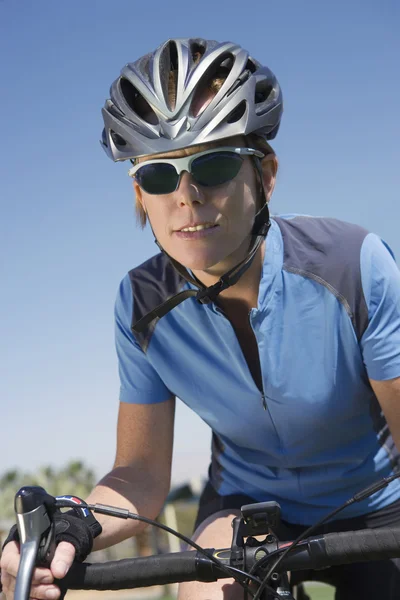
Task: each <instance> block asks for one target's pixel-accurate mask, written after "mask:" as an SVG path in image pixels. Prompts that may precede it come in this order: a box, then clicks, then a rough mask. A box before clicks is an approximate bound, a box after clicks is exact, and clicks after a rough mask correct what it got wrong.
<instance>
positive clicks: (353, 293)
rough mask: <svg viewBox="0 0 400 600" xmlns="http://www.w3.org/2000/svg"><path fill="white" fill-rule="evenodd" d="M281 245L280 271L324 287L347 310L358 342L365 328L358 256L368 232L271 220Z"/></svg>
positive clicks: (315, 221)
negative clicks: (312, 280)
mask: <svg viewBox="0 0 400 600" xmlns="http://www.w3.org/2000/svg"><path fill="white" fill-rule="evenodd" d="M274 221H276V222H277V224H278V226H279V229H280V230H281V233H282V237H283V244H284V259H283V261H284V262H283V268H284V269H285V270H286V271H290V272H292V273H297V274H299V275H302V276H303V277H308V278H310V279H314V280H315V281H316V282H318V283H320V284H321V285H324V286H325V287H327V288H328V289H329V290H330V291H331V292H332V293H333V294H334V295H335V296H336V297H337V299H338V300H339V301H340V302H341V303H342V305H343V306H344V308H345V309H346V311H347V313H348V315H349V317H350V318H351V321H352V323H353V327H354V330H355V332H356V335H357V339H358V340H360V339H361V337H362V335H363V333H364V331H365V329H366V327H367V325H368V307H367V304H366V301H365V298H364V293H363V289H362V283H361V268H360V253H361V246H362V243H363V241H364V239H365V237H366V236H367V235H368V231H366V230H365V229H363V228H362V227H359V226H358V225H353V224H351V223H345V222H344V221H339V220H337V219H330V218H320V217H306V216H298V217H294V218H291V219H282V218H279V217H274Z"/></svg>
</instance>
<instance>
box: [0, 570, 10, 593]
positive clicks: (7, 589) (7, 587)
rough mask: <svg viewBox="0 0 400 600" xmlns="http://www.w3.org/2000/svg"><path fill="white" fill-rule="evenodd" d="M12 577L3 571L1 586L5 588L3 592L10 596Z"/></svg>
mask: <svg viewBox="0 0 400 600" xmlns="http://www.w3.org/2000/svg"><path fill="white" fill-rule="evenodd" d="M11 579H12V577H11V575H9V574H8V573H7V572H6V571H4V569H2V571H1V585H2V586H3V592H4V593H5V594H8V593H9V592H10V591H12V590H11Z"/></svg>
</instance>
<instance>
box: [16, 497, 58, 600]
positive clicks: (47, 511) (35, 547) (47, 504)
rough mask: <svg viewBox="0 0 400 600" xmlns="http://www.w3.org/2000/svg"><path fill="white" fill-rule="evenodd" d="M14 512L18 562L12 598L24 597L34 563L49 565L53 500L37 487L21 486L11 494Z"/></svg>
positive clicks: (52, 535)
mask: <svg viewBox="0 0 400 600" xmlns="http://www.w3.org/2000/svg"><path fill="white" fill-rule="evenodd" d="M14 506H15V513H16V518H17V526H18V533H19V539H20V556H21V558H20V563H19V567H18V573H17V578H16V582H15V592H14V598H15V600H28V599H29V592H30V588H31V582H32V576H33V570H34V568H35V566H37V565H38V566H49V564H50V562H51V559H52V557H53V556H54V552H55V535H54V524H53V521H52V518H51V517H52V514H53V513H54V511H55V510H56V499H55V498H53V496H50V495H49V494H47V492H46V491H45V490H44V489H43V488H41V487H38V486H31V487H23V488H21V489H20V490H19V491H18V492H17V493H16V495H15V503H14Z"/></svg>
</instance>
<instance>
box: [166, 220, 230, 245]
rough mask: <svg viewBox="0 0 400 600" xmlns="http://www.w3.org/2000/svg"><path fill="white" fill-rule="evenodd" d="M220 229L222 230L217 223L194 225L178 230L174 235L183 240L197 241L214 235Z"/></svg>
mask: <svg viewBox="0 0 400 600" xmlns="http://www.w3.org/2000/svg"><path fill="white" fill-rule="evenodd" d="M218 229H220V226H219V225H217V224H216V223H197V224H195V223H194V224H193V225H192V224H190V225H186V226H185V227H182V229H177V230H175V232H174V233H175V235H176V236H177V237H178V238H180V239H182V240H186V241H196V240H201V239H203V238H208V237H210V236H212V235H214V234H215V232H217V231H218Z"/></svg>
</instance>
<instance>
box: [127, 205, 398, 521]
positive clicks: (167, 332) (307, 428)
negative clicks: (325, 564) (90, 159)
mask: <svg viewBox="0 0 400 600" xmlns="http://www.w3.org/2000/svg"><path fill="white" fill-rule="evenodd" d="M190 287H192V286H191V284H189V283H187V282H186V281H185V280H184V279H183V278H182V277H181V276H180V275H179V274H178V273H177V272H176V271H175V270H174V268H173V267H172V266H171V264H170V263H169V261H168V260H167V259H166V257H165V256H164V255H163V254H158V255H156V256H154V257H153V258H151V259H150V260H149V261H147V262H145V263H144V264H143V265H141V266H140V267H137V268H136V269H133V270H132V271H131V272H130V273H129V274H128V275H127V276H126V277H125V278H124V279H123V281H122V283H121V286H120V289H119V294H118V297H117V301H116V346H117V352H118V357H119V371H120V379H121V394H120V399H121V401H122V402H134V403H155V402H163V401H165V400H167V399H168V398H170V397H171V395H175V396H177V397H178V398H180V399H181V400H182V401H183V402H184V403H185V404H187V405H188V406H189V407H190V408H192V409H193V410H194V411H196V412H197V413H198V414H199V415H200V417H201V418H202V419H203V420H204V421H205V422H206V423H208V424H209V426H210V427H211V429H212V431H213V443H212V462H211V467H210V478H211V482H212V484H213V486H214V487H215V489H216V490H217V491H218V493H219V494H221V495H226V494H233V493H244V494H247V495H249V496H251V497H253V498H255V499H257V500H260V501H261V500H275V501H277V502H279V503H280V505H281V507H282V516H283V518H284V519H286V520H288V521H290V522H292V523H299V524H310V523H313V522H315V521H316V520H317V519H319V518H321V517H322V516H324V515H325V514H326V513H327V512H328V511H329V510H331V509H333V508H335V507H337V506H338V505H339V504H341V503H342V502H344V501H345V500H347V499H348V498H349V497H350V496H352V495H353V494H354V493H356V492H357V491H359V490H360V489H362V488H364V487H366V486H368V485H370V484H371V483H373V482H375V481H376V480H378V479H379V478H381V477H385V476H388V475H389V474H391V473H392V472H393V469H394V468H395V467H396V466H397V464H398V459H399V455H398V452H397V451H396V449H395V446H394V444H393V440H392V437H391V435H390V432H389V431H388V427H387V424H386V421H385V419H384V417H383V414H382V412H381V410H380V407H379V404H378V401H377V399H376V397H375V395H374V393H373V391H372V388H371V386H370V384H369V381H368V379H369V378H371V379H375V380H386V379H392V378H395V377H399V376H400V273H399V270H398V268H397V266H396V264H395V262H394V260H393V257H392V255H391V253H390V251H389V250H388V248H387V246H386V245H385V244H384V243H382V241H381V240H380V238H379V237H377V236H376V235H374V234H372V233H368V232H367V231H365V230H364V229H362V228H361V227H358V226H356V225H351V224H349V223H344V222H342V221H338V220H335V219H327V218H319V217H308V216H300V215H295V216H286V217H282V216H281V217H278V216H276V217H273V219H272V226H271V230H270V232H269V234H268V237H267V240H266V250H265V257H264V264H263V271H262V276H261V281H260V288H259V296H258V306H257V308H254V309H252V310H251V312H250V314H249V319H250V323H251V326H252V328H253V331H254V334H255V337H256V340H257V344H258V350H259V356H260V366H261V374H262V383H263V386H262V387H263V389H262V390H260V389H259V388H258V387H257V385H256V383H255V382H254V380H253V377H252V375H251V373H250V370H249V367H248V365H247V363H246V360H245V358H244V355H243V352H242V350H241V347H240V344H239V342H238V340H237V337H236V334H235V332H234V329H233V327H232V325H231V323H230V321H229V320H228V319H227V318H226V317H225V316H224V314H223V312H222V311H221V310H220V309H219V308H218V306H217V305H216V304H214V303H211V304H208V305H202V304H199V303H198V302H197V301H196V300H195V299H194V298H190V299H188V300H185V301H184V302H183V303H182V304H180V305H178V306H177V307H176V308H174V309H173V310H172V311H171V312H169V313H168V314H167V315H166V316H164V317H163V318H161V319H158V320H156V321H154V322H153V323H152V324H150V326H149V327H148V329H147V330H146V331H145V332H144V333H141V334H133V333H132V330H131V327H132V324H133V323H135V322H136V321H137V320H138V319H139V318H141V317H142V316H143V315H144V314H146V313H147V312H148V311H149V310H151V309H153V308H155V307H156V306H157V305H158V304H160V303H161V302H163V301H164V300H166V299H167V298H168V297H170V296H171V295H173V294H175V293H177V292H178V291H181V290H185V289H189V288H190ZM399 497H400V483H399V481H398V480H396V481H394V482H392V483H391V484H390V485H389V486H388V487H387V488H385V489H384V490H381V491H379V492H377V493H375V494H374V495H373V496H372V497H370V498H369V499H367V500H364V501H363V502H361V503H358V504H355V505H353V506H351V507H349V508H348V509H346V513H342V515H340V516H341V518H344V517H351V516H353V515H361V514H364V513H366V512H370V511H373V510H377V509H378V508H381V507H383V506H386V505H387V504H389V503H391V502H393V501H394V500H395V499H397V498H399Z"/></svg>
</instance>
